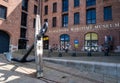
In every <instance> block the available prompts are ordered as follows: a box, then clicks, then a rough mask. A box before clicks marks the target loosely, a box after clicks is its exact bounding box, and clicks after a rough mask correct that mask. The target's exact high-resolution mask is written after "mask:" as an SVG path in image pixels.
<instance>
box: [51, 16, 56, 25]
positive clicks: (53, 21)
mask: <svg viewBox="0 0 120 83" xmlns="http://www.w3.org/2000/svg"><path fill="white" fill-rule="evenodd" d="M56 23H57V18H56V17H53V19H52V26H53V27H56Z"/></svg>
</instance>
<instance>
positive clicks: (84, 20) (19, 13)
mask: <svg viewBox="0 0 120 83" xmlns="http://www.w3.org/2000/svg"><path fill="white" fill-rule="evenodd" d="M41 2H42V3H41V4H42V5H41V13H42V18H41V19H42V23H44V21H48V24H49V28H48V31H47V33H46V35H45V37H44V48H45V49H48V48H49V46H52V47H53V48H58V47H60V48H61V49H64V48H65V47H66V46H68V45H70V46H69V47H70V49H72V50H73V49H74V48H76V49H77V50H79V51H81V50H82V51H85V50H90V49H91V50H93V51H100V46H101V44H103V43H104V42H105V41H110V42H111V46H112V47H113V48H112V50H113V51H120V11H119V10H120V6H119V5H120V0H41ZM37 7H38V0H0V53H3V52H7V51H9V50H12V51H14V50H18V49H26V48H28V47H29V46H31V44H32V43H33V41H34V27H35V16H36V11H37Z"/></svg>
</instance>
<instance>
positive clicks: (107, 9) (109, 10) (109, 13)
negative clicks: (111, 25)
mask: <svg viewBox="0 0 120 83" xmlns="http://www.w3.org/2000/svg"><path fill="white" fill-rule="evenodd" d="M104 20H105V21H107V20H112V8H111V6H108V7H104Z"/></svg>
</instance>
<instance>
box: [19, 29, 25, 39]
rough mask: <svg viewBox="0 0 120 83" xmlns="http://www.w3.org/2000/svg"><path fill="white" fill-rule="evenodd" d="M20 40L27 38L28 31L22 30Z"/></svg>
mask: <svg viewBox="0 0 120 83" xmlns="http://www.w3.org/2000/svg"><path fill="white" fill-rule="evenodd" d="M20 33H21V34H20V38H26V29H25V28H21V32H20Z"/></svg>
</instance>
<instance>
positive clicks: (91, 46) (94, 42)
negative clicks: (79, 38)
mask: <svg viewBox="0 0 120 83" xmlns="http://www.w3.org/2000/svg"><path fill="white" fill-rule="evenodd" d="M85 51H98V35H97V34H96V33H94V32H90V33H87V34H86V35H85Z"/></svg>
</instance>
